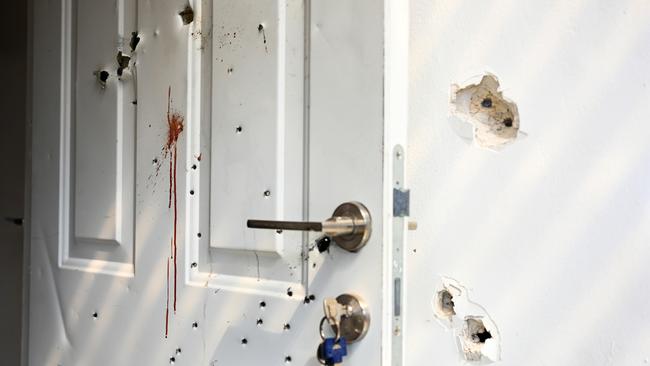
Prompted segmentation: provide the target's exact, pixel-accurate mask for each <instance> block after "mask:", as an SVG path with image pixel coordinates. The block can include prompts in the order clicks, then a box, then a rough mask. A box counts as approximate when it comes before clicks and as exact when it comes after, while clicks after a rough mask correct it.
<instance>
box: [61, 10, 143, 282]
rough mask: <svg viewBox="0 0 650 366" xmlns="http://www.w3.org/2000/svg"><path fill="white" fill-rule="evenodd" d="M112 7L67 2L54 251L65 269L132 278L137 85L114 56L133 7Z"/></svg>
mask: <svg viewBox="0 0 650 366" xmlns="http://www.w3.org/2000/svg"><path fill="white" fill-rule="evenodd" d="M115 5H116V4H111V3H107V2H105V1H81V2H79V1H75V0H70V1H68V2H66V6H67V9H66V10H65V15H64V16H65V17H66V21H65V28H64V34H63V36H62V38H63V40H62V41H63V46H62V47H63V55H62V56H63V65H62V77H63V80H64V83H63V99H62V112H63V116H62V123H61V153H62V158H61V174H60V176H61V179H62V181H61V193H60V195H61V197H60V200H61V205H62V213H61V217H60V230H61V239H60V243H59V245H60V246H61V248H60V250H59V253H60V265H62V266H64V267H68V268H75V269H81V270H85V271H91V272H106V273H112V274H117V275H123V276H132V275H133V239H134V238H133V235H134V232H133V224H134V223H133V219H134V207H135V202H134V192H135V182H134V166H135V123H136V119H135V116H136V114H135V106H134V105H133V104H132V102H133V100H134V99H135V88H134V87H133V83H132V79H133V74H132V72H131V70H129V69H127V70H124V71H123V72H122V75H121V76H118V75H117V69H116V64H117V61H116V57H117V53H118V52H122V51H124V52H127V50H128V45H126V44H125V43H128V38H127V37H128V35H129V31H128V30H131V29H134V28H135V15H136V12H135V3H134V2H132V1H130V2H119V3H117V6H115ZM80 15H82V16H80ZM125 38H126V39H127V41H126V42H125ZM107 75H108V76H107ZM105 76H107V79H106V80H105V81H104V80H100V79H101V78H103V77H105ZM98 86H99V87H98Z"/></svg>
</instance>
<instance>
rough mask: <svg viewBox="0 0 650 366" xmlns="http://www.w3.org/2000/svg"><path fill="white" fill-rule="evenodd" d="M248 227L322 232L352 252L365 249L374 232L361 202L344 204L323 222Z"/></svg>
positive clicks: (254, 222)
mask: <svg viewBox="0 0 650 366" xmlns="http://www.w3.org/2000/svg"><path fill="white" fill-rule="evenodd" d="M246 225H247V226H248V227H249V228H251V229H271V230H295V231H316V232H322V233H324V234H326V235H328V236H331V237H332V240H333V241H334V242H335V243H336V244H337V245H338V246H340V247H341V248H343V249H345V250H347V251H350V252H356V251H359V250H360V249H361V248H363V246H364V245H366V243H367V242H368V239H370V234H371V232H372V227H371V226H372V218H371V217H370V212H369V211H368V209H367V208H366V206H364V205H363V204H362V203H359V202H346V203H343V204H342V205H340V206H339V207H337V208H336V210H334V213H333V214H332V217H330V218H329V219H327V220H325V221H323V222H314V221H271V220H248V221H247V222H246Z"/></svg>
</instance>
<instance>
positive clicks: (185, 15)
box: [178, 5, 194, 25]
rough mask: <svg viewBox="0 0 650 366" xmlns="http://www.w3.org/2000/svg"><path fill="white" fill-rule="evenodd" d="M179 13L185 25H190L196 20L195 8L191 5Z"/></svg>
mask: <svg viewBox="0 0 650 366" xmlns="http://www.w3.org/2000/svg"><path fill="white" fill-rule="evenodd" d="M178 15H179V16H180V17H181V20H182V21H183V25H188V24H190V23H192V22H193V21H194V10H193V9H192V7H191V6H189V5H186V6H185V9H183V10H182V11H181V12H180V13H178Z"/></svg>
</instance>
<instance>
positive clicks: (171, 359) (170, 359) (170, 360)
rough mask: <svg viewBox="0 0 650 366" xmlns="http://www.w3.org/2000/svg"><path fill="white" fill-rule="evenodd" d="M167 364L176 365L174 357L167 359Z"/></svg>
mask: <svg viewBox="0 0 650 366" xmlns="http://www.w3.org/2000/svg"><path fill="white" fill-rule="evenodd" d="M169 363H170V364H172V365H173V364H174V363H176V357H173V356H172V357H170V358H169Z"/></svg>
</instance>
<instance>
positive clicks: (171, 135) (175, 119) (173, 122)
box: [162, 86, 184, 335]
mask: <svg viewBox="0 0 650 366" xmlns="http://www.w3.org/2000/svg"><path fill="white" fill-rule="evenodd" d="M171 104H172V88H171V86H170V87H169V89H168V91H167V141H166V142H165V145H164V146H163V149H162V152H163V159H166V158H169V198H168V204H167V207H168V208H172V204H173V210H174V219H173V231H172V238H171V258H172V259H173V264H174V268H173V269H174V271H173V273H174V276H173V278H174V288H173V309H174V314H176V292H177V285H176V284H177V279H178V261H177V258H178V246H177V243H176V233H177V225H178V205H177V203H178V200H177V195H176V165H177V164H176V162H177V160H178V147H177V143H178V138H179V137H180V135H181V132H183V122H184V118H183V116H181V115H180V113H178V112H174V111H172V107H171ZM167 270H168V273H169V259H168V264H167ZM167 288H168V289H169V274H168V275H167ZM168 292H169V290H168ZM168 296H169V293H168ZM168 322H169V299H168V300H167V314H166V317H165V323H166V324H168ZM165 328H166V331H165V335H167V325H166V326H165Z"/></svg>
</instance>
